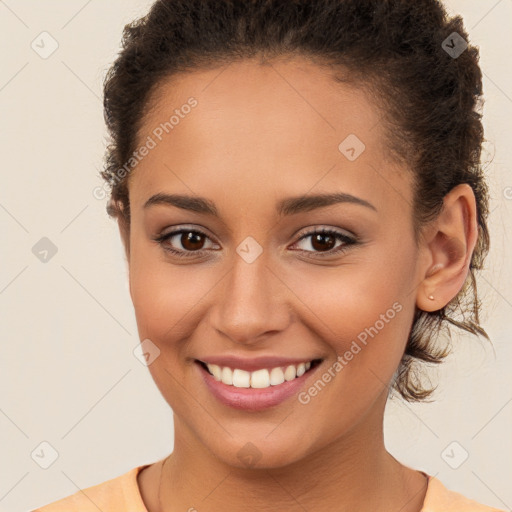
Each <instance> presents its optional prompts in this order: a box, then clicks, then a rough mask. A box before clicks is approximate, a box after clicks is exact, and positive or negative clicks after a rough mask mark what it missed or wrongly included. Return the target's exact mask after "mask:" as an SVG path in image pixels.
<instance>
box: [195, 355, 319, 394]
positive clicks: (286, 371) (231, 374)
mask: <svg viewBox="0 0 512 512" xmlns="http://www.w3.org/2000/svg"><path fill="white" fill-rule="evenodd" d="M320 361H321V360H320V359H314V360H312V361H304V362H301V363H298V364H289V365H286V366H276V367H274V368H262V369H258V370H255V371H252V372H251V371H246V370H242V369H240V368H231V367H229V366H219V365H217V364H210V363H205V362H204V361H198V362H199V363H200V364H201V365H202V366H203V368H205V369H206V370H207V371H208V372H209V373H210V375H212V376H213V378H214V379H215V380H216V381H218V382H222V383H223V384H226V385H227V386H232V387H235V388H253V389H264V388H269V387H270V386H279V385H281V384H283V383H284V382H290V381H293V380H295V379H297V378H299V377H302V375H304V374H305V373H306V372H307V371H308V370H310V369H311V367H314V366H316V365H317V364H319V363H320Z"/></svg>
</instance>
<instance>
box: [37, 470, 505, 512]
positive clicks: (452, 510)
mask: <svg viewBox="0 0 512 512" xmlns="http://www.w3.org/2000/svg"><path fill="white" fill-rule="evenodd" d="M147 466H150V464H146V465H143V466H137V467H136V468H133V469H131V470H130V471H128V472H126V473H124V474H122V475H120V476H118V477H115V478H112V479H110V480H107V481H105V482H103V483H100V484H97V485H93V486H91V487H87V488H86V489H83V490H81V491H78V492H76V493H75V494H72V495H70V496H67V497H65V498H62V499H60V500H58V501H55V502H53V503H50V504H48V505H45V506H43V507H41V508H38V509H36V510H33V511H32V512H98V510H101V511H102V512H148V510H147V508H146V507H145V505H144V502H143V501H142V496H141V494H140V491H139V486H138V483H137V474H138V473H139V472H140V471H141V470H142V469H143V468H145V467H147ZM421 473H423V474H424V475H425V476H426V477H428V487H427V492H426V495H425V500H424V502H423V508H422V509H421V512H504V511H503V510H501V509H497V508H492V507H488V506H486V505H482V504H480V503H477V502H476V501H473V500H470V499H469V498H466V497H464V496H463V495H462V494H459V493H458V492H455V491H451V490H449V489H447V488H446V487H445V486H444V485H443V484H442V483H441V481H440V480H438V479H437V478H435V477H433V476H430V475H427V474H426V473H424V472H423V471H421Z"/></svg>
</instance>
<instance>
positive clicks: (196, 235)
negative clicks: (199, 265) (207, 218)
mask: <svg viewBox="0 0 512 512" xmlns="http://www.w3.org/2000/svg"><path fill="white" fill-rule="evenodd" d="M205 239H206V240H210V238H209V237H208V235H206V234H205V233H203V232H202V231H199V230H197V229H190V228H188V229H186V228H182V229H178V230H175V231H170V232H169V233H165V234H163V235H160V236H158V237H156V238H154V239H153V240H155V242H158V243H159V244H160V245H161V246H162V247H163V249H164V250H166V251H168V252H170V253H171V254H174V255H176V256H178V257H180V258H181V257H184V258H187V257H193V256H197V255H198V254H199V255H203V254H204V251H205V247H204V246H205ZM175 244H178V245H181V247H178V248H177V249H176V248H175Z"/></svg>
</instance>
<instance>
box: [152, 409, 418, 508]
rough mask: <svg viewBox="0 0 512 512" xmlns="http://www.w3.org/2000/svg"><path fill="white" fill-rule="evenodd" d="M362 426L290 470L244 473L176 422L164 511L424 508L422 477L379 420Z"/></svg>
mask: <svg viewBox="0 0 512 512" xmlns="http://www.w3.org/2000/svg"><path fill="white" fill-rule="evenodd" d="M382 412H383V411H382ZM363 423H364V424H360V425H357V426H355V427H354V428H353V429H352V430H351V432H349V433H348V434H346V435H345V436H343V437H341V438H337V439H335V440H333V441H332V442H331V443H329V444H328V445H327V446H323V447H322V448H321V449H319V450H317V451H315V452H313V453H311V454H310V455H308V456H307V457H304V458H301V459H300V460H298V461H297V462H294V463H291V464H288V465H286V466H281V467H275V468H273V467H270V468H239V467H234V466H231V465H228V464H226V463H224V462H223V461H222V460H220V459H219V458H216V457H215V456H214V455H213V454H212V453H211V452H210V451H209V450H207V449H206V448H205V447H204V445H203V444H202V443H201V442H200V441H199V440H198V439H197V437H195V436H194V434H193V433H192V432H191V431H190V430H189V429H188V428H187V427H186V426H185V425H184V424H182V423H181V422H180V420H179V419H178V418H177V417H175V448H174V451H173V453H172V454H171V455H170V457H169V458H168V460H167V462H166V464H165V467H164V473H163V475H162V487H161V496H160V501H161V503H162V510H165V511H166V512H174V511H175V510H176V511H178V510H194V509H197V510H208V511H211V512H216V511H224V512H225V511H231V510H233V511H235V510H247V511H252V510H254V511H256V510H261V509H264V510H290V511H295V510H297V511H301V512H302V511H303V510H315V511H318V512H323V511H324V510H325V511H327V510H329V511H332V510H337V511H339V512H349V511H353V510H358V511H360V512H366V511H368V512H370V511H372V512H373V511H375V510H379V511H381V512H386V511H390V512H391V511H395V512H396V510H400V511H401V512H418V511H420V510H421V508H422V504H423V500H424V497H425V493H426V485H427V484H426V479H425V477H424V476H423V475H421V474H420V473H419V472H417V471H414V470H412V469H410V468H407V467H406V466H403V465H402V464H400V463H399V462H398V461H397V460H396V459H395V458H394V457H393V456H392V455H390V454H389V453H388V452H387V450H386V449H385V446H384V439H383V432H382V417H381V422H380V424H378V425H376V424H375V423H374V424H372V422H371V421H368V422H363ZM248 497H250V499H249V498H248ZM227 504H229V507H227Z"/></svg>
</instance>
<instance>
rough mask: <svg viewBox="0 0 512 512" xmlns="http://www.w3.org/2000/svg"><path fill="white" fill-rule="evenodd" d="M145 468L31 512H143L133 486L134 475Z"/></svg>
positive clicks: (82, 490)
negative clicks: (127, 511) (128, 511)
mask: <svg viewBox="0 0 512 512" xmlns="http://www.w3.org/2000/svg"><path fill="white" fill-rule="evenodd" d="M147 466H148V464H146V465H143V466H137V467H135V468H133V469H131V470H130V471H128V472H126V473H124V474H122V475H120V476H117V477H115V478H112V479H110V480H107V481H105V482H102V483H100V484H97V485H93V486H90V487H87V488H85V489H81V490H79V491H77V492H76V493H74V494H71V495H69V496H66V497H65V498H62V499H60V500H58V501H54V502H53V503H50V504H48V505H45V506H43V507H40V508H38V509H36V510H33V511H32V512H98V510H101V511H102V512H125V511H126V510H130V511H132V512H147V510H146V507H145V505H144V502H143V501H142V497H141V494H140V491H139V488H138V485H137V474H138V473H139V472H140V471H141V470H142V469H143V468H145V467H147Z"/></svg>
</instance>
